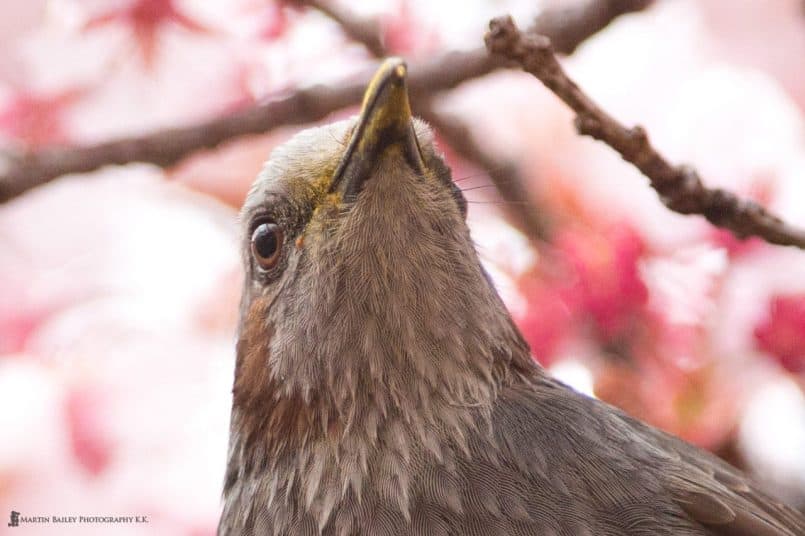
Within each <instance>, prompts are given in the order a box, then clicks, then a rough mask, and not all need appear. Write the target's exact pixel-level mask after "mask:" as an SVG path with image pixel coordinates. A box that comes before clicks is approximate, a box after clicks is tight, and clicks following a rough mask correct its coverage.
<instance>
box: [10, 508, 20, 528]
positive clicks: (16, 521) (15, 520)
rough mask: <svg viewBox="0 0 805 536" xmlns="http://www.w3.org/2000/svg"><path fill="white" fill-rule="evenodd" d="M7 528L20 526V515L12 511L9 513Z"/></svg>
mask: <svg viewBox="0 0 805 536" xmlns="http://www.w3.org/2000/svg"><path fill="white" fill-rule="evenodd" d="M8 526H9V527H19V526H20V513H19V512H15V511H14V510H12V511H11V520H10V521H9V522H8Z"/></svg>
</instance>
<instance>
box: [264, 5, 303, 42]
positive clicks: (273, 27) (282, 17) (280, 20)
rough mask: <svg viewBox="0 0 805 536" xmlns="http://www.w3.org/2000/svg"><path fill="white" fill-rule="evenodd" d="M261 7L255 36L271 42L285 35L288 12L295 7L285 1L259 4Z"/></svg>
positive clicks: (288, 25) (288, 21) (287, 26)
mask: <svg viewBox="0 0 805 536" xmlns="http://www.w3.org/2000/svg"><path fill="white" fill-rule="evenodd" d="M261 6H262V7H263V9H262V13H261V15H260V19H261V20H260V26H259V29H258V32H257V36H258V37H260V38H261V39H265V40H266V41H273V40H274V39H279V38H280V37H282V36H283V35H285V33H286V32H287V31H288V28H290V18H289V17H288V14H289V10H291V9H295V8H296V6H294V5H293V3H292V2H289V1H286V0H276V1H273V2H266V3H265V4H263V3H261Z"/></svg>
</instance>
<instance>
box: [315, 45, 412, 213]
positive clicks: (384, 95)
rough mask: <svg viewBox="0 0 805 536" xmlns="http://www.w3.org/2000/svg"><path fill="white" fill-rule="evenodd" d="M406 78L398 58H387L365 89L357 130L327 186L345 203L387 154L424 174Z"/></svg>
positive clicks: (352, 197) (353, 197) (359, 188)
mask: <svg viewBox="0 0 805 536" xmlns="http://www.w3.org/2000/svg"><path fill="white" fill-rule="evenodd" d="M406 74H407V68H406V65H405V62H404V61H403V60H402V59H401V58H389V59H387V60H385V61H384V62H383V64H382V65H381V66H380V68H379V69H378V70H377V72H376V73H375V75H374V77H373V78H372V81H371V82H369V87H367V88H366V93H365V94H364V96H363V107H362V108H361V115H360V117H359V118H358V123H357V126H356V127H355V130H354V132H353V133H352V138H350V141H349V145H348V146H347V150H346V152H345V153H344V156H343V158H342V160H341V162H340V163H339V165H338V168H337V169H336V171H335V175H334V176H333V181H332V183H331V185H330V191H331V192H338V193H340V194H341V198H342V199H343V200H344V201H354V200H355V198H356V197H357V196H358V193H359V192H360V191H361V188H362V187H363V184H364V182H365V181H366V180H367V179H368V178H369V177H370V176H371V175H372V173H373V172H374V171H375V166H376V165H377V163H378V161H379V160H380V157H382V156H383V154H384V153H385V152H387V151H389V150H392V149H396V150H397V151H399V153H400V154H401V156H402V157H403V158H404V159H405V161H406V162H407V163H408V165H409V166H410V167H411V169H413V170H414V171H415V172H417V173H418V174H420V175H422V174H424V172H425V165H424V163H423V161H422V153H421V151H420V149H419V143H418V142H417V139H416V134H415V132H414V124H413V122H412V117H411V105H410V104H409V102H408V90H407V88H406V83H405V80H406Z"/></svg>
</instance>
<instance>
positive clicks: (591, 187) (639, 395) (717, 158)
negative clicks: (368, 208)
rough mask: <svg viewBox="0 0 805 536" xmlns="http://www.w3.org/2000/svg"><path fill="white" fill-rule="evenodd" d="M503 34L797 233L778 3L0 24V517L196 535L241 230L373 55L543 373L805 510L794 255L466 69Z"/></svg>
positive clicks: (791, 120) (86, 10) (802, 119)
mask: <svg viewBox="0 0 805 536" xmlns="http://www.w3.org/2000/svg"><path fill="white" fill-rule="evenodd" d="M348 10H349V11H348ZM504 13H511V14H512V15H513V16H514V17H515V19H516V20H517V21H518V23H519V24H520V25H521V26H523V27H527V26H529V25H531V24H536V26H537V28H540V29H542V30H544V31H545V33H547V34H548V35H550V36H551V37H553V38H554V42H555V43H556V44H557V49H558V50H559V51H561V52H564V53H565V54H566V55H565V57H564V58H563V60H562V61H563V63H564V65H565V66H566V68H567V70H568V72H569V73H570V75H571V76H572V77H573V78H574V79H575V80H576V81H577V82H578V83H579V84H580V86H581V87H582V88H583V89H584V90H585V91H586V92H587V93H588V94H589V95H590V96H592V97H593V98H594V99H595V100H596V101H597V102H598V103H599V104H601V105H602V107H604V108H605V109H606V110H607V111H608V112H610V113H611V114H612V115H614V116H615V117H617V118H618V119H620V120H621V121H622V122H624V123H625V124H627V125H631V124H641V125H643V126H645V127H646V129H647V131H648V132H649V134H650V136H651V139H652V141H653V143H654V144H655V146H656V147H657V148H658V149H659V150H660V151H661V152H662V153H663V154H664V155H665V156H666V157H668V158H669V160H671V161H672V162H676V163H683V162H684V163H689V164H691V165H693V166H695V167H696V169H697V170H698V171H699V172H700V174H701V176H702V177H703V179H704V181H705V182H706V183H707V184H708V185H710V186H720V187H723V188H726V189H728V190H730V191H732V192H734V193H736V194H739V195H741V196H743V197H746V198H750V199H754V200H756V201H758V202H760V203H762V204H764V205H766V206H768V207H769V208H770V209H772V210H773V211H775V212H776V213H777V214H779V215H781V216H782V217H783V218H784V219H785V220H786V221H787V222H789V223H791V224H793V225H797V226H799V227H801V228H802V227H805V208H803V207H805V69H803V68H802V67H803V64H802V58H803V57H805V4H804V3H803V2H802V1H801V0H768V1H765V2H758V1H756V0H698V1H697V0H656V1H654V2H651V1H647V0H643V1H632V2H629V1H628V0H618V1H613V0H590V1H571V0H556V1H539V0H530V1H516V0H511V1H509V0H488V1H484V0H474V1H470V2H468V1H459V0H454V1H443V2H429V1H425V0H422V1H419V0H378V1H376V2H350V3H347V2H343V1H335V0H331V1H325V0H321V1H320V2H304V1H296V2H292V1H287V2H280V1H275V2H272V1H269V0H235V1H231V0H27V1H25V2H16V1H10V0H6V1H4V2H2V3H0V45H2V46H0V200H1V201H2V204H0V517H1V518H2V519H5V517H6V516H7V515H8V513H9V511H11V510H16V511H19V512H21V514H22V515H23V516H31V515H41V516H45V515H50V516H54V515H148V516H149V523H148V524H147V525H137V526H122V525H83V526H72V527H70V526H64V525H54V524H40V525H24V526H21V527H19V528H18V529H14V530H19V532H20V533H24V534H110V533H117V532H120V533H124V534H178V535H186V536H201V535H212V534H214V532H215V526H216V523H217V518H218V514H219V511H220V492H221V486H222V481H223V470H224V464H225V458H226V443H227V434H228V429H227V426H228V419H229V410H230V392H231V383H232V379H233V365H234V342H235V330H236V322H237V317H236V310H237V301H238V296H239V291H240V290H239V287H240V284H241V271H240V266H239V251H238V249H237V244H238V242H237V233H238V228H237V211H238V208H239V206H240V204H241V202H242V201H243V199H244V196H245V193H246V191H247V189H248V187H249V185H250V183H251V181H252V179H253V178H254V177H255V175H256V173H257V172H258V170H259V169H260V166H261V164H262V162H263V161H264V160H265V159H266V158H267V156H268V155H269V153H270V151H271V149H272V148H273V147H274V146H276V145H277V144H279V143H282V142H283V140H285V139H287V138H288V137H289V136H291V135H292V134H293V133H294V132H296V131H298V130H299V129H300V128H304V127H305V126H306V125H307V124H309V123H310V122H311V121H330V120H333V119H336V118H341V117H345V116H348V115H350V114H353V113H355V112H356V110H357V104H358V102H359V99H360V92H361V89H362V85H363V84H364V83H365V81H366V80H367V79H368V76H369V74H370V73H371V71H372V69H373V66H374V65H376V63H377V56H379V55H383V54H396V55H402V56H404V57H405V58H406V59H407V60H408V61H409V66H410V69H411V76H412V82H411V89H412V93H413V107H414V111H415V113H419V114H421V115H423V116H424V117H425V118H426V119H428V120H429V121H431V122H432V124H433V125H434V126H435V128H436V131H437V137H438V140H439V143H440V146H441V148H442V150H443V151H444V153H445V155H446V158H447V160H448V162H449V164H450V166H451V168H452V170H453V177H454V179H455V180H456V181H457V184H458V185H459V186H460V187H461V188H462V189H464V190H465V195H466V197H467V198H468V200H469V201H470V204H469V207H470V209H469V223H470V226H471V229H472V232H473V236H474V238H475V240H476V242H477V244H478V251H479V253H480V255H481V257H482V259H483V261H484V263H485V265H486V266H487V268H488V270H489V271H490V272H491V274H492V275H493V278H494V280H495V282H496V284H497V286H498V288H499V290H500V292H501V294H502V296H503V297H504V299H505V301H506V303H507V304H508V306H509V307H510V309H511V311H512V313H513V315H514V317H515V319H516V320H517V322H518V324H519V325H520V327H521V329H522V330H523V332H524V334H525V336H526V338H527V339H528V341H529V342H530V344H531V345H532V348H533V351H534V355H535V359H537V360H538V361H539V362H540V363H542V364H543V365H544V366H546V367H548V368H549V370H550V371H551V372H552V373H553V374H555V375H556V376H558V377H559V378H561V379H563V380H564V381H566V382H568V383H570V384H571V385H573V386H574V387H575V388H577V389H579V390H581V391H584V392H586V393H589V394H591V395H593V396H596V397H599V398H601V399H603V400H606V401H608V402H610V403H612V404H615V405H617V406H619V407H621V408H623V409H624V410H626V411H627V412H629V413H631V414H633V415H636V416H638V417H640V418H641V419H644V420H646V421H648V422H650V423H652V424H654V425H656V426H658V427H661V428H663V429H665V430H668V431H670V432H672V433H674V434H678V435H680V436H682V437H683V438H685V439H687V440H689V441H691V442H693V443H695V444H697V445H700V446H702V447H704V448H707V449H710V450H712V451H714V452H716V453H717V454H719V455H721V456H722V457H724V458H726V459H727V460H729V461H730V462H731V463H733V464H736V465H738V466H739V467H741V468H743V469H745V470H746V471H748V472H750V473H752V474H754V475H755V478H756V479H757V480H758V481H760V482H762V483H764V484H765V485H766V486H767V487H769V488H770V489H772V490H773V491H774V492H775V493H777V494H778V495H780V496H782V497H784V498H785V499H787V500H788V501H789V502H791V503H793V504H795V505H798V506H799V507H800V508H803V507H805V396H803V389H805V252H803V251H801V250H797V249H794V248H785V247H778V246H771V245H768V244H766V243H764V242H762V241H761V240H759V239H749V240H743V241H742V240H739V239H737V238H735V237H733V236H732V235H731V234H730V233H729V232H726V231H722V230H719V229H717V228H715V227H713V226H711V225H709V224H708V223H706V222H705V221H704V219H703V218H701V217H697V216H681V215H678V214H675V213H672V212H670V211H669V210H668V209H666V208H665V207H664V206H663V205H662V204H661V202H660V201H659V200H658V197H657V195H656V193H655V192H654V191H653V190H651V189H650V188H649V186H648V183H647V180H646V179H645V178H644V177H642V176H641V175H640V174H639V173H638V172H637V171H636V170H635V169H633V168H632V167H631V166H630V165H629V164H627V163H625V162H623V161H622V160H621V159H620V158H619V157H618V156H617V155H616V154H615V153H614V152H613V151H612V150H611V149H609V148H608V147H607V146H605V145H603V144H601V143H598V142H595V141H592V140H590V139H588V138H581V137H579V136H578V135H577V134H576V133H575V131H574V129H573V126H572V118H573V116H572V114H571V113H570V112H569V111H568V110H567V109H566V108H565V107H564V105H563V104H562V103H561V102H560V101H559V100H558V99H557V98H556V97H555V96H554V95H552V94H551V93H549V92H548V91H547V90H545V89H544V88H543V87H542V85H541V84H540V83H539V82H538V81H537V80H536V79H534V78H532V77H530V76H528V75H524V74H522V73H518V72H513V71H506V70H501V69H497V68H496V67H497V65H492V64H490V63H489V62H488V61H487V60H485V59H484V58H485V52H484V51H483V34H484V31H485V29H486V26H487V23H488V20H489V19H490V18H491V17H493V16H497V15H500V14H504ZM584 17H587V18H586V19H585V18H584ZM596 17H598V18H596ZM535 21H536V22H535ZM580 21H581V22H580ZM590 21H592V22H590ZM595 21H598V22H595ZM574 24H575V26H574ZM573 28H575V30H574V29H573ZM579 28H581V31H579ZM599 30H600V31H599ZM574 31H575V32H576V33H575V34H573V32H574ZM570 34H573V35H570ZM563 38H568V39H570V43H569V44H568V43H566V42H565V41H563ZM471 60H472V61H476V63H477V62H480V63H478V65H480V67H479V66H478V65H476V66H475V67H474V68H468V65H469V66H470V67H472V65H471ZM484 62H486V63H484ZM451 76H452V77H454V78H455V80H452V81H451V80H445V78H450V77H451ZM417 77H418V78H417ZM414 79H416V80H414ZM306 95H307V96H308V97H310V96H313V97H314V98H307V99H306V98H304V97H305V96H306ZM250 121H251V122H250ZM222 125H224V126H226V127H227V128H223V126H222ZM170 129H178V130H170ZM116 140H123V141H121V142H119V143H118V142H117V141H116ZM177 140H178V141H177ZM109 142H113V143H111V144H110V143H109ZM174 145H175V146H174ZM112 164H122V165H112ZM77 171H82V172H87V173H83V174H78V173H75V172H77ZM40 183H42V184H40ZM31 186H37V187H35V188H31ZM2 523H6V521H2ZM0 526H2V527H3V531H5V530H6V527H5V525H0ZM8 530H9V532H11V529H8Z"/></svg>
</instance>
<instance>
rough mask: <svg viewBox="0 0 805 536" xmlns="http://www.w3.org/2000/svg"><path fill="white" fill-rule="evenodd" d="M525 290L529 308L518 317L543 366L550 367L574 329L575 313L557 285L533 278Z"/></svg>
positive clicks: (524, 333) (533, 352)
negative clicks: (573, 319)
mask: <svg viewBox="0 0 805 536" xmlns="http://www.w3.org/2000/svg"><path fill="white" fill-rule="evenodd" d="M523 286H524V287H525V288H523V289H521V290H522V293H523V297H524V298H525V299H526V300H527V301H528V310H527V311H526V313H525V315H523V316H522V317H521V318H518V322H517V323H518V325H519V327H520V330H521V331H522V332H523V336H525V339H526V341H528V344H529V345H530V346H531V353H532V354H533V355H534V357H535V358H536V359H537V361H539V362H540V363H541V364H542V365H543V366H546V367H547V366H550V365H551V363H552V362H553V359H554V358H555V357H556V351H557V350H558V349H559V346H560V344H561V343H562V341H564V340H565V338H566V337H567V336H568V335H569V334H570V331H571V329H572V314H571V310H570V308H569V307H568V306H567V303H566V302H565V300H564V299H563V297H562V295H561V292H560V291H559V289H557V288H556V287H553V286H550V285H547V284H545V283H543V282H541V281H538V280H535V279H529V280H528V282H527V283H525V284H524V285H523Z"/></svg>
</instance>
